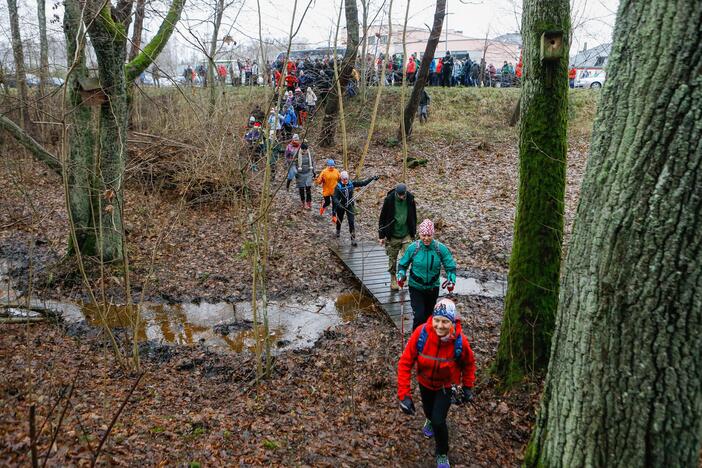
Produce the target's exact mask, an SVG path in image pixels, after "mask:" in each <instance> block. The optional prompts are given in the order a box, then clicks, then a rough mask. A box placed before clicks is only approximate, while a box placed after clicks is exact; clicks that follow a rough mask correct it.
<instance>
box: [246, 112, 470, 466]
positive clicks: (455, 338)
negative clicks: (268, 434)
mask: <svg viewBox="0 0 702 468" xmlns="http://www.w3.org/2000/svg"><path fill="white" fill-rule="evenodd" d="M273 111H275V109H273ZM252 118H253V119H252V122H253V125H252V127H251V128H252V129H253V130H251V131H255V130H256V129H258V131H259V132H261V133H262V132H263V130H262V129H261V123H260V120H262V115H261V113H260V109H258V108H257V109H255V112H252ZM274 123H275V120H274ZM275 134H276V127H271V131H270V135H271V138H270V140H271V141H272V140H273V138H274V135H275ZM277 146H278V147H277V150H276V152H280V150H281V149H280V145H277ZM272 153H273V151H272ZM283 153H284V156H285V163H286V165H287V172H286V189H287V190H289V189H290V185H291V184H292V181H293V180H295V185H296V187H297V189H298V191H299V196H300V208H301V209H302V210H311V209H312V184H313V183H316V184H318V185H320V186H321V201H320V206H319V214H320V216H323V215H324V214H325V213H326V212H327V210H329V211H330V215H331V221H332V223H333V224H334V225H335V228H336V237H337V238H339V237H340V236H341V227H342V224H343V221H344V219H346V220H347V223H348V228H349V234H350V238H351V245H352V246H353V247H356V246H357V245H358V244H357V240H356V226H355V217H356V207H355V203H356V199H357V197H358V196H359V194H360V192H362V191H363V190H364V187H366V186H368V185H369V184H371V183H372V182H374V181H376V180H378V178H379V177H378V176H377V175H376V176H372V177H369V178H366V179H352V178H351V177H350V176H349V173H348V172H347V171H346V170H342V171H339V170H338V169H337V167H336V163H335V161H334V160H333V159H327V161H326V164H325V168H324V169H323V170H322V171H321V172H320V173H319V174H318V175H317V174H316V172H315V162H314V158H313V156H312V151H311V150H310V147H309V144H308V142H307V141H305V140H304V139H302V138H300V136H299V135H298V134H293V135H292V137H291V139H290V142H289V143H288V144H287V146H286V147H285V150H284V151H283ZM269 162H270V164H271V165H272V169H273V170H272V176H273V177H274V176H275V163H276V162H277V155H276V157H275V159H273V158H271V160H269ZM359 189H360V190H359ZM417 234H419V239H418V240H415V238H416V237H417ZM434 234H435V228H434V224H433V223H432V221H431V220H429V219H425V220H423V221H422V222H421V223H419V224H417V205H416V201H415V197H414V195H413V194H412V193H411V192H410V191H409V190H408V189H407V186H406V185H405V184H404V183H400V184H398V185H397V186H396V187H394V188H393V189H391V190H390V191H388V192H387V194H386V196H385V198H384V200H383V205H382V208H381V211H380V216H379V220H378V240H379V242H380V244H381V245H384V247H385V251H386V254H387V256H388V272H389V273H390V289H391V290H393V291H400V290H401V289H402V288H403V287H404V285H405V283H407V286H408V289H409V296H410V304H411V308H412V312H413V321H412V330H413V332H412V335H411V337H410V338H409V341H408V342H407V345H406V346H405V348H404V351H403V353H402V356H401V358H400V360H399V363H398V370H397V379H398V380H397V385H398V394H397V396H398V399H399V400H400V408H401V409H402V411H403V412H405V413H407V414H410V415H411V414H414V413H415V407H414V403H413V401H412V397H411V388H410V383H411V370H412V368H413V367H416V373H417V382H418V383H419V392H420V395H421V400H422V406H423V409H424V414H425V416H426V420H425V422H424V424H423V426H422V433H423V434H424V436H426V437H428V438H432V437H433V438H434V439H435V444H436V448H435V455H436V462H437V467H438V468H449V467H450V464H449V460H448V426H447V424H446V418H447V416H448V411H449V408H450V407H451V404H461V403H463V402H470V401H472V399H473V386H474V382H475V360H474V357H473V351H472V350H471V347H470V344H469V342H468V340H467V339H466V337H465V336H464V335H463V333H462V326H461V321H460V318H459V316H458V311H457V309H456V305H455V303H454V302H453V301H452V300H451V299H448V298H442V299H441V300H439V293H440V290H441V288H442V287H445V288H446V289H447V290H448V292H449V293H451V292H453V289H454V285H455V283H456V262H455V260H454V259H453V256H452V255H451V252H450V250H449V249H448V247H447V246H446V245H444V244H443V243H441V242H439V241H438V240H436V239H434ZM442 267H443V269H444V270H445V272H446V281H445V283H444V284H443V285H442V284H441V269H442ZM403 339H404V337H403Z"/></svg>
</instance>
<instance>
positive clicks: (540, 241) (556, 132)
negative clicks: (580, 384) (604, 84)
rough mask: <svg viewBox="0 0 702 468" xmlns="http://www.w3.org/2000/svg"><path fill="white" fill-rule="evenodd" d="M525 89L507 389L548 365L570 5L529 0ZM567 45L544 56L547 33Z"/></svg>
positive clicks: (506, 338) (503, 368)
mask: <svg viewBox="0 0 702 468" xmlns="http://www.w3.org/2000/svg"><path fill="white" fill-rule="evenodd" d="M522 22H523V26H522V31H523V33H524V36H523V37H524V65H525V67H524V70H525V72H526V73H525V74H524V86H523V87H522V93H521V106H520V107H521V124H520V126H519V195H518V197H517V200H518V202H517V213H516V216H515V220H514V240H513V245H512V255H511V257H510V262H509V274H508V278H507V285H508V287H507V297H506V298H505V311H504V318H503V320H502V329H501V332H500V343H499V346H498V348H497V357H496V360H495V365H494V371H495V374H496V375H497V376H499V378H500V379H501V383H502V385H503V386H505V387H509V386H511V385H513V384H515V383H518V382H520V381H521V380H522V378H523V376H524V375H526V374H528V373H531V372H540V371H545V370H546V368H547V366H548V358H549V352H550V348H551V336H552V333H553V326H554V320H555V314H556V308H557V306H558V280H559V272H560V269H561V249H562V242H563V207H564V197H565V181H566V154H567V150H568V140H567V128H568V50H569V48H570V44H569V43H568V38H569V37H570V4H569V2H568V0H527V1H525V2H524V13H523V16H522ZM548 31H560V32H561V40H562V47H561V48H560V49H559V52H558V54H557V55H558V56H556V57H553V59H552V60H542V59H541V58H540V44H541V40H542V39H541V38H542V35H543V34H544V33H546V32H548Z"/></svg>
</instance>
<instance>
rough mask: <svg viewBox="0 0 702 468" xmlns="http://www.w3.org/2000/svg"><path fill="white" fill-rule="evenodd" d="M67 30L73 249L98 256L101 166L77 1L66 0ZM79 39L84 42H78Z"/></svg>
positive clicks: (65, 25)
mask: <svg viewBox="0 0 702 468" xmlns="http://www.w3.org/2000/svg"><path fill="white" fill-rule="evenodd" d="M64 5H65V10H64V15H63V29H64V34H65V37H66V50H67V57H68V64H67V66H68V67H69V68H70V67H73V69H72V72H71V73H70V74H68V76H67V77H66V100H67V108H69V109H73V112H72V113H71V115H70V126H69V128H68V155H67V159H68V165H67V166H66V168H65V170H66V171H67V174H66V177H67V180H68V203H69V205H70V206H69V208H70V214H71V221H72V223H73V228H74V229H75V238H76V243H77V245H74V243H73V240H72V239H71V240H70V241H69V246H70V249H69V251H71V252H73V251H74V250H75V249H78V250H80V252H81V253H82V254H83V255H88V256H95V255H97V239H98V238H99V237H98V233H97V228H96V226H95V223H94V220H96V219H97V218H98V214H97V213H95V211H94V208H96V207H97V206H98V199H97V196H98V194H99V187H98V186H97V183H96V181H97V168H96V167H95V138H96V136H95V125H94V124H93V111H92V108H91V107H90V106H88V105H86V104H84V103H83V100H82V98H81V95H80V92H79V89H78V80H79V79H81V78H86V77H87V76H88V69H87V66H86V61H85V34H84V33H85V31H84V26H83V23H82V22H81V19H80V5H79V4H78V2H77V1H75V0H66V2H65V3H64ZM78 38H81V39H82V42H78Z"/></svg>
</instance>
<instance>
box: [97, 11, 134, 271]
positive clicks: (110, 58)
mask: <svg viewBox="0 0 702 468" xmlns="http://www.w3.org/2000/svg"><path fill="white" fill-rule="evenodd" d="M88 32H89V34H90V39H91V42H92V44H93V48H94V50H95V57H96V58H97V63H98V77H99V79H100V86H101V87H102V90H103V92H104V93H105V95H106V99H105V101H104V102H103V103H102V104H101V105H100V109H99V112H98V113H99V117H98V137H97V148H96V149H97V150H96V152H95V158H96V159H95V167H96V169H97V174H96V179H97V180H96V185H97V186H98V187H99V190H100V193H99V194H98V196H97V197H96V198H97V206H94V207H93V215H94V216H96V217H97V219H96V220H95V228H96V230H97V234H98V252H97V253H98V255H99V256H100V257H101V258H104V259H107V260H116V259H121V258H122V247H123V242H122V208H123V203H122V202H123V188H124V185H123V184H124V167H125V161H126V155H127V122H128V119H129V112H128V107H127V86H126V80H125V75H124V63H125V61H126V59H127V48H126V45H127V41H126V28H125V27H124V26H123V25H122V24H120V23H117V22H114V23H111V22H110V21H109V20H105V18H104V17H102V18H100V20H99V21H95V22H94V23H93V24H92V25H91V26H89V28H88Z"/></svg>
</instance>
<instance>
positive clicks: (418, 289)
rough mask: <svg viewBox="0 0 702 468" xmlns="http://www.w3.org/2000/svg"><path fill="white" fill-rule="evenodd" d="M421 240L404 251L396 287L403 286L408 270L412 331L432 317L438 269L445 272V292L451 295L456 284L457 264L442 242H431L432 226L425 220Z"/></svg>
mask: <svg viewBox="0 0 702 468" xmlns="http://www.w3.org/2000/svg"><path fill="white" fill-rule="evenodd" d="M418 230H419V238H420V240H418V241H415V242H413V243H412V244H410V245H409V247H407V250H406V251H405V254H404V255H403V256H402V259H401V260H400V262H399V264H398V267H397V284H398V286H399V287H400V289H401V288H402V287H403V286H404V284H405V280H406V279H407V270H408V269H409V267H410V265H411V266H412V268H411V269H410V270H409V293H410V304H411V305H412V312H413V313H414V319H413V320H412V330H415V329H416V328H417V327H419V326H420V325H421V324H423V323H424V322H425V321H426V320H427V317H429V315H430V314H431V311H432V309H433V308H434V304H435V303H436V300H437V299H438V297H439V286H440V284H441V281H440V280H441V266H442V265H443V266H444V270H446V280H447V283H446V284H447V286H446V287H447V289H448V290H449V292H451V291H453V287H454V285H455V284H456V261H455V260H454V259H453V256H452V255H451V252H450V251H449V249H448V247H446V246H445V245H444V244H442V243H441V242H439V241H437V240H434V223H432V222H431V220H429V219H425V220H424V221H422V223H421V224H420V225H419V228H418Z"/></svg>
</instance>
